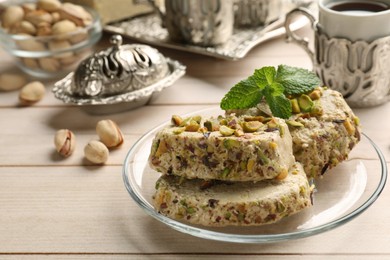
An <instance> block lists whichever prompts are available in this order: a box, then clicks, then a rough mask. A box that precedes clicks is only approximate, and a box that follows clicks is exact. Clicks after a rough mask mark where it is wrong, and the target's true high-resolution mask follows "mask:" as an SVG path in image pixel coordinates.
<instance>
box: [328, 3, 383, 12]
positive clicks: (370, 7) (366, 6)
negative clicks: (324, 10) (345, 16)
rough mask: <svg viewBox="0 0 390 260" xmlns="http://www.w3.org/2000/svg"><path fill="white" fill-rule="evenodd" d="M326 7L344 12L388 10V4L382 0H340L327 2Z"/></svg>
mask: <svg viewBox="0 0 390 260" xmlns="http://www.w3.org/2000/svg"><path fill="white" fill-rule="evenodd" d="M328 8H330V9H332V10H334V11H338V12H346V13H351V14H352V13H358V14H364V13H378V12H383V11H386V10H390V6H388V5H387V4H386V3H382V2H372V1H342V2H333V3H329V5H328Z"/></svg>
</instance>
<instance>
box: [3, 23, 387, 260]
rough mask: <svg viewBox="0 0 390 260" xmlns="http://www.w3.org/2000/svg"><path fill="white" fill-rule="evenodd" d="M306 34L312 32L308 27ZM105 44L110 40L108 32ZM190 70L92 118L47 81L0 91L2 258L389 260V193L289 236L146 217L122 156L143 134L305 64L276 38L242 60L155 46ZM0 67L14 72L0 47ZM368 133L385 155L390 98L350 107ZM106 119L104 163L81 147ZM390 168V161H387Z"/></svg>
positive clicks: (303, 57) (305, 59)
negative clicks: (240, 87) (219, 231)
mask: <svg viewBox="0 0 390 260" xmlns="http://www.w3.org/2000/svg"><path fill="white" fill-rule="evenodd" d="M301 33H302V34H306V35H307V36H309V35H310V31H309V30H308V29H304V30H302V32H301ZM101 44H102V45H101V46H106V45H107V37H105V38H103V40H102V43H101ZM160 51H161V52H162V53H164V54H165V55H167V56H169V57H172V58H173V59H177V60H179V61H181V62H182V63H183V64H185V65H186V66H187V73H186V75H185V76H184V77H183V78H181V79H180V80H178V81H177V82H176V83H175V84H174V85H173V86H171V87H170V88H168V89H166V90H164V91H163V92H162V93H159V94H157V95H155V96H154V97H153V99H152V101H151V102H150V104H148V105H147V106H145V107H142V108H139V109H136V110H132V111H128V112H124V113H119V114H112V115H109V116H93V115H89V114H87V113H85V112H84V111H83V110H81V109H80V108H79V107H75V106H69V105H65V104H63V103H62V102H61V101H58V100H56V99H55V98H54V96H53V95H52V93H51V88H52V84H50V83H47V84H46V85H47V93H46V96H45V98H44V99H43V100H42V101H41V102H39V103H37V104H36V105H34V106H31V107H20V106H19V102H18V92H1V93H0V135H1V138H0V259H52V258H61V259H86V258H88V259H139V258H159V259H183V258H187V259H193V258H198V256H199V255H200V256H202V257H205V258H217V259H222V258H223V259H237V258H239V257H242V256H244V257H246V258H248V259H260V258H263V257H266V258H270V259H297V258H298V257H299V258H300V259H331V258H333V259H336V258H337V259H339V258H342V259H354V260H356V259H373V258H375V259H390V210H389V206H390V189H389V188H388V187H387V188H386V187H385V189H384V191H383V192H382V194H381V196H380V197H379V199H378V200H377V201H376V202H375V203H374V204H373V205H372V206H371V207H370V208H369V209H368V210H367V211H365V212H364V213H363V214H362V215H360V216H359V217H357V218H356V219H354V220H353V221H351V222H349V223H347V224H345V225H343V226H341V227H339V228H336V229H334V230H331V231H328V232H325V233H322V234H319V235H315V236H313V237H308V238H304V239H297V240H293V241H289V242H280V243H271V244H234V243H225V242H217V241H209V240H203V239H200V238H196V237H193V236H190V235H186V234H183V233H180V232H177V231H174V230H173V229H171V228H169V227H168V226H166V225H164V224H162V223H160V222H158V221H156V220H155V219H153V218H152V217H149V216H148V215H146V214H145V212H144V211H143V210H142V209H140V208H139V207H138V206H137V204H136V203H135V202H133V201H132V199H131V198H130V197H129V195H128V193H127V191H126V189H125V187H124V184H123V181H122V165H123V161H124V158H125V155H126V153H127V152H128V150H129V148H130V147H131V146H132V145H133V144H134V142H135V141H136V140H137V139H138V138H139V137H140V136H141V135H142V134H144V133H145V132H147V131H148V130H150V129H152V128H153V127H154V126H156V125H158V124H159V123H161V122H163V121H166V120H169V118H170V116H171V115H172V114H184V113H187V112H191V111H194V110H199V109H202V108H207V107H211V106H217V105H218V103H219V102H220V100H221V98H222V97H223V95H224V94H225V93H226V92H227V91H228V90H229V89H230V87H232V86H233V85H234V84H235V83H237V82H238V81H239V80H241V79H243V78H246V77H247V76H249V75H250V74H251V73H252V72H253V71H254V69H256V68H260V67H262V66H266V65H273V66H277V65H279V64H287V65H291V66H299V67H304V68H308V69H310V68H311V63H310V60H309V58H308V57H307V55H306V54H305V53H304V51H303V50H302V49H300V48H299V47H298V46H295V45H291V44H290V45H289V44H287V43H285V41H284V39H283V38H279V39H275V40H272V41H269V42H267V43H264V44H262V45H261V46H258V47H256V48H255V49H254V50H252V51H251V52H250V53H249V55H248V56H247V57H246V58H244V59H242V60H240V61H235V62H232V61H223V60H218V59H214V58H210V57H204V56H200V55H195V54H190V53H185V52H180V51H174V50H169V49H160ZM0 55H1V61H0V68H1V72H4V71H5V70H7V69H9V68H12V67H13V66H14V65H13V63H12V59H11V57H9V56H8V55H6V54H5V53H4V52H1V54H0ZM355 112H356V114H357V115H358V116H359V117H360V119H361V122H362V125H363V129H364V132H365V133H366V134H367V135H368V136H370V137H371V138H372V139H373V141H374V142H376V143H377V144H378V145H379V147H380V148H381V150H382V152H383V153H384V155H385V156H386V157H387V158H390V150H389V149H390V138H389V132H390V121H389V120H388V115H389V113H390V104H385V105H383V106H379V107H374V108H369V109H355ZM105 118H110V119H112V120H114V121H116V122H117V123H118V124H119V125H120V127H121V129H122V131H123V132H124V134H125V142H124V144H123V146H122V147H121V148H119V149H116V150H113V151H111V153H110V157H109V160H108V162H107V163H106V165H104V166H93V165H90V164H89V163H88V162H87V161H86V160H85V159H84V157H83V148H84V146H85V144H86V143H87V142H88V141H89V140H92V139H97V135H96V132H95V125H96V122H97V121H99V120H101V119H105ZM61 128H69V129H71V130H73V131H74V133H75V134H76V136H77V148H76V151H75V153H74V154H73V155H72V156H71V157H69V158H67V159H63V158H61V157H60V156H59V155H58V154H57V153H56V152H55V150H54V144H53V137H54V133H55V132H56V130H58V129H61ZM387 162H388V163H387V164H388V165H389V161H387Z"/></svg>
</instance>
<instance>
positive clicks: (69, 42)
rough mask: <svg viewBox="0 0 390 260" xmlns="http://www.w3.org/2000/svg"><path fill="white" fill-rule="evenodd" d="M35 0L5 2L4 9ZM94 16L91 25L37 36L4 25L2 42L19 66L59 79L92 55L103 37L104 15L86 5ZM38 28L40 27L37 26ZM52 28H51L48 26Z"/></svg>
mask: <svg viewBox="0 0 390 260" xmlns="http://www.w3.org/2000/svg"><path fill="white" fill-rule="evenodd" d="M34 2H35V1H4V2H2V3H1V6H2V8H5V7H7V6H10V5H21V4H25V3H34ZM83 8H84V10H86V11H87V12H88V13H89V14H90V15H91V17H92V20H91V22H90V23H89V24H87V25H86V26H84V27H81V26H78V27H77V29H76V30H73V31H72V32H68V33H63V34H57V35H50V34H49V35H47V36H33V35H29V34H26V33H18V34H12V33H9V32H7V30H6V29H4V28H3V27H2V26H0V45H1V46H2V48H3V49H5V50H6V51H7V52H8V53H9V54H10V55H12V56H13V57H15V60H16V63H17V65H18V66H19V67H20V68H21V69H22V70H23V71H24V72H26V73H27V74H29V75H31V76H33V77H37V78H59V77H63V76H64V75H66V74H67V73H69V72H70V71H72V70H74V69H75V68H76V67H77V65H78V64H79V62H80V61H81V60H83V59H84V58H85V57H86V56H88V55H90V54H91V51H92V46H93V45H94V44H95V43H96V42H98V41H99V39H100V38H101V36H102V26H101V22H100V17H99V15H98V14H97V13H96V11H94V10H92V9H91V8H88V7H84V6H83ZM36 27H38V26H36ZM48 30H50V29H48Z"/></svg>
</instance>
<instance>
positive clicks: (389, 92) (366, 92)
mask: <svg viewBox="0 0 390 260" xmlns="http://www.w3.org/2000/svg"><path fill="white" fill-rule="evenodd" d="M315 50H316V51H315V60H314V62H315V64H314V69H315V71H316V73H317V74H318V75H319V77H320V78H321V80H322V81H323V83H324V85H326V86H329V87H331V88H332V89H335V90H337V91H339V92H341V93H342V94H343V96H344V98H345V99H346V101H347V102H348V104H349V105H351V106H353V107H369V106H375V105H380V104H383V103H385V102H387V101H388V100H389V99H390V66H389V64H390V36H388V37H383V38H379V39H377V40H375V41H373V42H371V43H368V42H365V41H356V42H351V41H349V40H347V39H343V38H328V36H327V35H325V34H323V33H321V32H320V31H317V32H316V33H315Z"/></svg>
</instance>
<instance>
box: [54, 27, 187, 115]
mask: <svg viewBox="0 0 390 260" xmlns="http://www.w3.org/2000/svg"><path fill="white" fill-rule="evenodd" d="M111 42H112V43H113V44H114V46H113V47H110V48H108V49H106V50H102V51H100V52H97V53H95V54H93V55H92V56H90V57H89V58H87V59H85V60H84V61H83V62H82V63H81V64H80V65H79V67H78V68H77V70H76V71H75V72H71V73H69V74H68V75H67V76H66V77H65V78H64V79H62V80H60V81H58V82H56V83H55V84H54V88H53V93H54V96H55V97H56V98H58V99H60V100H62V101H63V102H65V103H71V104H76V105H81V106H83V105H94V106H96V105H102V106H105V105H117V106H115V108H112V106H111V108H107V109H106V111H104V109H99V111H100V112H103V113H106V112H107V111H109V112H115V111H119V110H123V108H128V109H132V108H135V107H138V106H140V105H143V104H145V103H146V102H147V101H148V100H149V99H150V97H151V95H152V94H153V93H156V92H159V91H161V90H163V89H164V88H166V87H168V86H170V85H172V84H173V83H174V82H175V81H176V80H177V79H179V78H180V77H182V76H183V75H184V74H185V70H186V67H185V66H184V65H182V64H181V63H180V62H178V61H175V60H172V59H170V58H166V57H164V56H163V55H162V54H161V53H160V52H158V51H157V50H156V49H154V48H152V47H150V46H147V45H143V44H126V45H121V44H122V37H121V36H120V35H113V36H112V38H111ZM92 111H93V110H92Z"/></svg>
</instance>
